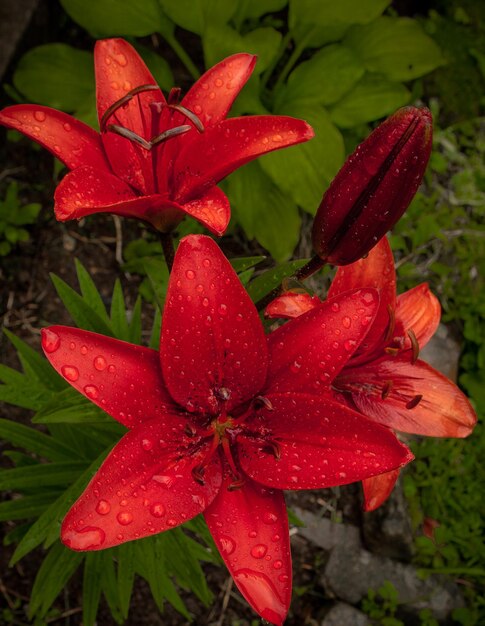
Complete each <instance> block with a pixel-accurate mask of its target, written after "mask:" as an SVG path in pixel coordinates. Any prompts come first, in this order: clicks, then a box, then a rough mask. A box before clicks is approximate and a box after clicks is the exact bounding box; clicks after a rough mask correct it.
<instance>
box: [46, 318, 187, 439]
mask: <svg viewBox="0 0 485 626" xmlns="http://www.w3.org/2000/svg"><path fill="white" fill-rule="evenodd" d="M42 348H43V349H44V352H45V355H46V356H47V358H48V359H49V361H50V363H51V365H52V367H54V369H55V370H56V371H57V372H59V374H61V376H63V377H64V378H65V379H66V380H67V381H68V382H69V383H70V384H71V385H72V386H73V387H74V389H77V390H78V391H79V392H80V393H82V394H83V395H85V396H86V397H87V398H89V399H90V400H91V402H94V404H97V405H98V406H99V407H101V408H102V409H103V410H104V411H106V412H107V413H109V415H111V416H112V417H114V419H116V420H118V422H121V423H122V424H123V425H124V426H127V427H128V428H133V427H134V426H137V425H139V424H142V423H143V422H145V421H147V420H149V419H152V418H154V417H157V416H158V417H160V419H162V418H163V419H164V420H169V418H170V416H169V415H168V416H167V411H174V410H175V409H176V405H175V403H174V402H173V400H172V398H171V397H170V395H169V394H168V392H167V390H166V388H165V384H164V382H163V378H162V372H161V370H160V361H159V355H158V352H157V351H156V350H150V349H149V348H142V347H141V346H135V345H132V344H130V343H126V342H124V341H119V340H118V339H112V338H111V337H105V336H104V335H98V334H96V333H91V332H88V331H86V330H80V329H78V328H70V327H68V326H50V327H49V328H43V329H42ZM174 419H176V420H177V423H178V418H174Z"/></svg>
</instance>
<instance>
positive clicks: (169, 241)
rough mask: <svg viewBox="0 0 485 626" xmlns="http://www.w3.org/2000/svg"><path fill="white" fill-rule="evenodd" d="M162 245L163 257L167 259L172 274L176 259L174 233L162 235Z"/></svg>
mask: <svg viewBox="0 0 485 626" xmlns="http://www.w3.org/2000/svg"><path fill="white" fill-rule="evenodd" d="M160 243H161V244H162V250H163V256H164V257H165V262H166V264H167V267H168V271H169V272H171V271H172V266H173V260H174V258H175V249H174V247H173V237H172V233H160Z"/></svg>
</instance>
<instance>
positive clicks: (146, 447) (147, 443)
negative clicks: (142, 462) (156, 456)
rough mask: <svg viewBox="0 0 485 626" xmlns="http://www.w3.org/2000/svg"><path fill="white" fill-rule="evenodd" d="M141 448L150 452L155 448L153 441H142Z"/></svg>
mask: <svg viewBox="0 0 485 626" xmlns="http://www.w3.org/2000/svg"><path fill="white" fill-rule="evenodd" d="M141 447H142V448H143V449H144V450H146V451H147V452H148V451H149V450H151V449H152V448H153V441H152V440H151V439H142V440H141Z"/></svg>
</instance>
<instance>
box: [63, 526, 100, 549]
mask: <svg viewBox="0 0 485 626" xmlns="http://www.w3.org/2000/svg"><path fill="white" fill-rule="evenodd" d="M105 538H106V534H105V532H104V531H103V530H101V528H97V527H95V526H86V527H85V528H83V529H82V530H79V531H77V530H68V531H64V533H63V536H62V540H63V542H64V543H65V544H66V546H68V547H69V548H72V549H73V550H90V549H92V548H98V547H99V546H101V545H103V543H104V540H105Z"/></svg>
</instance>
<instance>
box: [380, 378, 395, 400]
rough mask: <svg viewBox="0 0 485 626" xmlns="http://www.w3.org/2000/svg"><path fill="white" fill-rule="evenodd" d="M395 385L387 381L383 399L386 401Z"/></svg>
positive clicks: (382, 395)
mask: <svg viewBox="0 0 485 626" xmlns="http://www.w3.org/2000/svg"><path fill="white" fill-rule="evenodd" d="M393 386H394V383H393V382H392V380H388V381H386V383H385V385H384V387H383V388H382V393H381V399H382V400H385V399H386V398H387V397H388V395H389V394H390V393H391V391H392V388H393Z"/></svg>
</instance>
